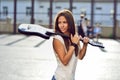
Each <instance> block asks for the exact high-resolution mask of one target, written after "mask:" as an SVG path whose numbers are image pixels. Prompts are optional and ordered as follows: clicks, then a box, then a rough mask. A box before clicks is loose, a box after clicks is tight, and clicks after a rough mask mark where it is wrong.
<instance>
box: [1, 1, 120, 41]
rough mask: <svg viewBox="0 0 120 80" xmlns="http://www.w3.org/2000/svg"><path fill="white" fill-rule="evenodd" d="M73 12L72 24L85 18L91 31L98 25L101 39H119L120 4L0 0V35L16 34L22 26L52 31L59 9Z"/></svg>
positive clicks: (110, 2)
mask: <svg viewBox="0 0 120 80" xmlns="http://www.w3.org/2000/svg"><path fill="white" fill-rule="evenodd" d="M65 8H66V9H69V10H71V11H72V12H73V16H74V18H75V23H76V24H77V22H78V21H79V20H80V15H81V14H84V17H85V18H87V20H89V22H90V26H92V27H94V26H95V24H96V23H99V24H100V26H101V29H102V33H101V37H103V38H114V39H116V38H120V0H0V33H14V34H17V33H18V31H17V27H18V26H19V25H20V24H21V23H31V24H40V25H43V26H44V27H47V28H53V21H54V17H55V15H56V13H57V12H58V11H60V10H61V9H65Z"/></svg>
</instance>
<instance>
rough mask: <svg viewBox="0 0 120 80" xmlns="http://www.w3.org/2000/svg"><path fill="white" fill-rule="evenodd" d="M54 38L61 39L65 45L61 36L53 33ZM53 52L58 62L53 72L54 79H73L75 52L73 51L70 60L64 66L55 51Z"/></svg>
mask: <svg viewBox="0 0 120 80" xmlns="http://www.w3.org/2000/svg"><path fill="white" fill-rule="evenodd" d="M54 38H55V39H58V40H59V41H61V43H62V44H63V45H64V46H65V44H64V40H63V38H62V37H61V36H59V35H55V36H54ZM65 50H66V49H65ZM66 51H67V50H66ZM54 53H55V56H56V59H57V64H58V65H57V69H56V71H55V74H54V76H55V78H56V80H74V78H75V70H76V66H77V57H76V56H75V52H74V53H73V55H72V58H71V60H70V62H69V63H68V64H67V65H66V66H64V65H63V64H62V62H61V61H60V59H59V57H58V55H57V53H56V52H55V51H54Z"/></svg>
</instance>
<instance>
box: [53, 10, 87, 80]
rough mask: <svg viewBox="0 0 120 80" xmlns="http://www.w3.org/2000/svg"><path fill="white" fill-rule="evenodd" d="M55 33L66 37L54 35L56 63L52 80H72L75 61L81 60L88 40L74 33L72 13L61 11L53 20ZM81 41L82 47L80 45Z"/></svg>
mask: <svg viewBox="0 0 120 80" xmlns="http://www.w3.org/2000/svg"><path fill="white" fill-rule="evenodd" d="M54 27H55V32H56V33H61V34H64V35H66V36H68V37H69V38H68V37H64V36H61V35H55V36H54V38H53V49H54V53H55V56H56V60H57V63H58V66H57V69H56V71H55V74H54V76H53V78H52V80H74V79H75V70H76V65H77V59H83V57H84V56H85V53H86V49H87V44H88V42H89V39H88V38H87V37H84V38H82V37H80V36H78V34H77V33H76V29H75V23H74V19H73V16H72V13H71V12H70V11H69V10H67V9H64V10H61V11H60V12H59V13H58V14H57V16H56V18H55V23H54ZM80 39H83V46H82V47H81V45H80V41H79V40H80Z"/></svg>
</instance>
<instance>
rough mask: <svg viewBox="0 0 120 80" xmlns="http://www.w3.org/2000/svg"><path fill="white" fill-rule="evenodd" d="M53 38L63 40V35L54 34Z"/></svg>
mask: <svg viewBox="0 0 120 80" xmlns="http://www.w3.org/2000/svg"><path fill="white" fill-rule="evenodd" d="M53 38H54V39H58V40H63V38H62V36H60V35H54V36H53Z"/></svg>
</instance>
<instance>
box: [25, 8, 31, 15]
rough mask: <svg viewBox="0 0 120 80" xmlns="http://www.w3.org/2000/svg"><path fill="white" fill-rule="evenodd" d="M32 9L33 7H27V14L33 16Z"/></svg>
mask: <svg viewBox="0 0 120 80" xmlns="http://www.w3.org/2000/svg"><path fill="white" fill-rule="evenodd" d="M31 12H32V9H31V7H26V15H27V16H31Z"/></svg>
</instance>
